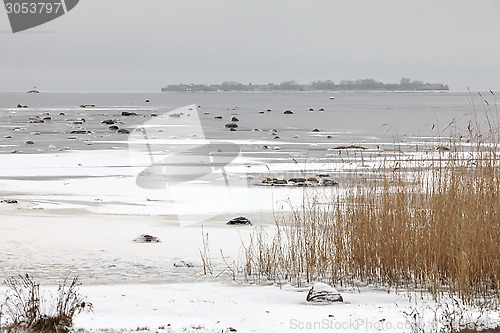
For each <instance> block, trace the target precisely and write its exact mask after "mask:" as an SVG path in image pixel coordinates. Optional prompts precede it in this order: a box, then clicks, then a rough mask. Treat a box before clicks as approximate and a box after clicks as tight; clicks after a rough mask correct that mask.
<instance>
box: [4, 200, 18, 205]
mask: <svg viewBox="0 0 500 333" xmlns="http://www.w3.org/2000/svg"><path fill="white" fill-rule="evenodd" d="M0 202H3V203H6V204H10V205H14V204H18V203H19V202H17V200H11V199H7V200H2V201H0Z"/></svg>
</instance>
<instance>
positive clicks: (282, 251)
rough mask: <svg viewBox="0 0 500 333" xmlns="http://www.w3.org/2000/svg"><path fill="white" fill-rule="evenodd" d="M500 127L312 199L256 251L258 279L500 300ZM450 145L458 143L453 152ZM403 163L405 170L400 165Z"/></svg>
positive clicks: (249, 264) (252, 264) (262, 238)
mask: <svg viewBox="0 0 500 333" xmlns="http://www.w3.org/2000/svg"><path fill="white" fill-rule="evenodd" d="M498 131H499V127H498V125H496V126H493V125H492V123H490V124H489V126H488V130H487V131H486V133H481V132H480V130H479V126H478V124H477V123H474V122H471V123H469V126H468V128H467V130H466V133H465V134H461V135H459V134H456V132H455V133H454V134H453V135H452V136H451V137H450V138H448V140H447V143H446V148H443V147H441V148H440V149H439V150H436V149H435V148H436V147H432V149H429V148H431V147H427V150H426V149H425V148H426V147H420V148H419V149H418V151H419V152H420V155H415V156H416V157H418V158H413V159H410V160H397V158H396V159H394V160H386V161H385V162H382V164H381V166H379V167H378V168H377V169H374V170H371V171H367V172H364V174H363V175H362V176H361V177H357V181H356V182H354V183H353V184H351V186H348V187H347V189H346V191H345V194H344V195H340V196H338V197H337V198H330V200H329V202H328V203H327V204H322V203H320V201H322V200H319V199H318V197H317V196H313V197H312V198H309V200H307V202H305V203H304V205H303V206H302V207H300V208H298V209H297V210H295V211H294V212H293V214H292V217H291V218H290V219H281V220H276V232H275V233H273V234H266V233H265V232H264V231H263V230H260V231H258V232H257V233H256V234H255V235H254V236H253V238H252V240H251V242H250V244H249V245H248V246H247V247H246V248H245V250H246V265H245V273H246V276H247V277H248V278H256V277H257V278H258V277H266V278H267V279H272V280H275V281H289V282H292V283H296V284H299V285H300V284H301V283H304V282H307V283H310V282H313V281H315V280H323V281H328V282H331V283H333V284H344V283H347V284H350V283H353V282H354V281H358V282H360V281H362V282H364V283H368V284H375V285H384V286H393V287H401V288H411V289H414V290H415V289H416V290H428V291H430V292H431V293H432V294H433V295H435V296H439V295H440V294H441V293H442V292H444V291H447V292H450V293H452V294H456V295H459V296H460V297H461V298H462V299H463V300H464V301H466V302H473V301H475V300H477V299H479V298H480V299H482V300H493V301H495V302H497V304H498V300H499V298H500V295H499V289H500V259H499V249H500V151H499V149H498V148H499V144H500V140H499V132H498ZM448 149H449V150H448ZM395 166H397V167H395Z"/></svg>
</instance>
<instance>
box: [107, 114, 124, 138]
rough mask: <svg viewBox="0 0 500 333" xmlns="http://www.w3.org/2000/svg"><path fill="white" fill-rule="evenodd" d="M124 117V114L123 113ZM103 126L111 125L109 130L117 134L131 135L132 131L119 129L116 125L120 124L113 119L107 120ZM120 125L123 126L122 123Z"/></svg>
mask: <svg viewBox="0 0 500 333" xmlns="http://www.w3.org/2000/svg"><path fill="white" fill-rule="evenodd" d="M122 115H123V113H122ZM101 124H103V125H111V126H109V127H108V128H109V129H110V130H112V131H116V132H117V133H119V134H130V131H129V130H128V129H125V128H119V127H118V126H117V125H116V124H118V122H117V121H116V120H113V119H106V120H103V121H101ZM120 124H123V123H122V122H120Z"/></svg>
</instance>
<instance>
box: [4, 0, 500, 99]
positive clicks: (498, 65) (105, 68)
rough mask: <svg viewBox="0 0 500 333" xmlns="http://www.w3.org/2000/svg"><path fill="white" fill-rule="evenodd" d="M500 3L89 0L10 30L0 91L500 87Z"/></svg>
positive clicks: (486, 0) (447, 0) (455, 0)
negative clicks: (361, 82) (363, 83)
mask: <svg viewBox="0 0 500 333" xmlns="http://www.w3.org/2000/svg"><path fill="white" fill-rule="evenodd" d="M499 15H500V0H481V1H477V0H468V1H464V0H413V1H409V0H343V1H340V0H175V1H174V0H136V1H131V0H81V1H80V3H79V4H78V6H76V7H75V8H74V9H73V10H72V11H70V12H69V13H67V14H66V15H64V16H62V17H60V18H59V19H56V20H54V21H52V22H49V23H47V24H45V25H42V26H39V27H37V28H34V29H31V30H29V31H26V32H21V33H17V34H12V32H11V31H10V26H9V23H8V19H7V14H6V11H5V9H4V8H0V45H1V49H0V91H16V90H17V91H25V90H27V89H29V88H31V86H32V85H34V84H36V85H37V87H38V88H39V89H41V90H44V91H49V90H56V91H79V90H81V91H100V90H104V91H159V89H160V88H161V87H162V86H165V85H167V84H175V83H219V82H221V81H223V80H228V81H230V80H234V81H239V82H243V83H250V82H252V83H269V82H274V83H279V82H282V81H286V80H296V81H297V82H300V83H309V82H311V81H314V80H326V79H331V80H334V81H335V82H339V81H340V80H343V79H349V80H354V79H359V78H374V79H376V80H379V81H383V82H398V81H399V80H400V79H401V77H403V76H404V77H409V78H411V79H416V80H423V81H426V82H438V83H446V84H449V85H450V87H451V88H452V89H466V87H470V88H471V89H500V60H499V59H500V38H499V36H500V19H499Z"/></svg>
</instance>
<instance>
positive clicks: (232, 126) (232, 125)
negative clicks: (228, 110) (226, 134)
mask: <svg viewBox="0 0 500 333" xmlns="http://www.w3.org/2000/svg"><path fill="white" fill-rule="evenodd" d="M224 127H226V128H238V124H235V123H228V124H226V125H224Z"/></svg>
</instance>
